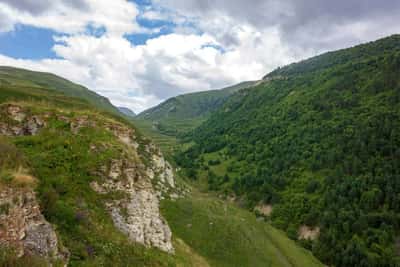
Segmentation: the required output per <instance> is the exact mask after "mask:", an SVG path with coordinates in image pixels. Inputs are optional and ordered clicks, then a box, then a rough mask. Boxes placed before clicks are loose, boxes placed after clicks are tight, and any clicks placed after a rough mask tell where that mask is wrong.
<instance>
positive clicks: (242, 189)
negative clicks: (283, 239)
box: [176, 35, 400, 266]
mask: <svg viewBox="0 0 400 267" xmlns="http://www.w3.org/2000/svg"><path fill="white" fill-rule="evenodd" d="M399 133H400V36H399V35H395V36H391V37H388V38H385V39H382V40H378V41H376V42H371V43H368V44H364V45H361V46H357V47H354V48H350V49H345V50H340V51H337V52H332V53H327V54H324V55H321V56H318V57H315V58H312V59H309V60H306V61H303V62H300V63H296V64H292V65H289V66H287V67H284V68H280V69H278V70H276V71H273V72H272V73H270V74H268V75H267V76H266V77H264V80H263V83H262V84H260V85H258V86H256V87H254V88H252V89H251V90H248V89H247V90H246V89H244V90H241V91H239V92H238V93H236V94H234V95H233V96H232V97H230V98H229V99H228V100H227V101H226V103H225V104H224V106H223V107H222V108H220V109H219V110H218V111H216V112H215V113H214V114H212V116H211V117H210V119H208V120H207V121H206V122H205V123H203V124H202V125H201V126H200V127H199V128H197V129H196V130H195V131H194V133H193V134H192V135H191V136H188V141H191V142H194V143H195V144H194V145H193V146H191V147H190V148H189V149H187V150H186V151H184V152H183V153H180V154H178V155H177V156H176V160H177V162H178V163H179V164H180V165H181V166H182V167H184V168H185V173H186V174H187V175H189V176H191V177H193V178H198V179H200V180H206V181H207V182H208V185H209V188H210V189H213V190H218V191H221V192H224V193H225V194H228V195H235V196H238V197H240V201H241V202H244V203H245V205H247V207H248V208H254V207H256V206H257V207H256V209H257V210H258V212H259V211H261V213H264V215H265V216H267V217H269V218H270V219H271V220H272V222H273V224H274V225H275V226H278V227H279V228H281V229H284V230H286V231H287V233H288V234H289V236H290V237H292V238H293V239H302V240H301V242H302V243H303V244H304V245H305V246H306V247H308V248H311V249H312V251H313V252H314V254H315V255H317V256H318V257H319V258H320V259H321V260H323V261H324V262H325V263H327V264H333V265H335V266H398V265H399V264H400V261H399V257H398V255H399V251H398V245H396V244H398V240H399V237H398V233H399V231H400V227H399V225H400V224H399V223H400V217H399V212H400V206H399V195H400V160H399V159H400V135H399ZM271 211H272V214H270V213H271ZM304 239H306V240H304Z"/></svg>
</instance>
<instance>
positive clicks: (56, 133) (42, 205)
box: [0, 67, 321, 267]
mask: <svg viewBox="0 0 400 267" xmlns="http://www.w3.org/2000/svg"><path fill="white" fill-rule="evenodd" d="M1 69H2V72H0V80H1V83H0V114H1V116H0V135H1V137H0V152H1V154H2V157H1V158H0V219H1V225H0V240H1V242H0V244H1V248H0V266H7V267H8V266H26V265H27V264H28V263H29V265H30V266H50V265H52V266H63V265H64V264H68V266H199V267H204V266H238V264H239V265H240V266H246V265H248V266H272V267H275V266H276V267H280V266H304V264H305V265H307V266H321V264H320V263H319V262H318V260H316V259H315V258H314V256H313V255H312V254H311V253H310V252H309V251H306V250H305V249H303V248H301V247H300V246H298V245H297V244H295V243H294V242H293V241H291V240H289V239H288V238H287V237H286V236H285V234H284V233H282V232H280V231H278V230H276V229H274V228H273V227H272V226H271V225H269V224H266V223H264V222H261V221H259V220H257V219H256V217H255V215H254V214H252V213H251V212H248V211H246V210H244V209H240V208H238V207H236V205H234V204H232V203H227V202H226V201H222V200H220V199H217V198H215V197H213V196H211V195H208V194H205V193H200V192H199V191H198V189H196V185H191V184H188V183H187V181H189V180H188V179H186V178H185V177H182V178H181V177H179V176H174V177H173V176H172V175H173V174H172V172H171V166H170V165H169V164H168V163H166V162H165V161H164V160H163V156H162V154H161V153H160V151H159V150H158V149H157V148H156V147H155V146H154V145H152V144H151V142H150V141H149V139H148V138H147V137H146V136H145V135H146V134H147V133H146V130H145V129H144V131H143V133H141V131H139V130H138V129H137V128H136V127H135V125H133V124H132V122H130V121H128V120H127V118H126V117H121V116H120V115H118V114H119V113H115V112H114V108H113V107H112V108H107V107H104V106H102V105H100V104H99V103H98V102H97V100H98V99H102V98H101V97H100V96H98V95H96V94H94V93H88V92H86V91H85V90H83V89H82V87H76V85H75V84H73V83H69V82H68V81H66V80H64V79H62V78H58V77H56V76H53V75H50V74H40V73H34V76H35V78H32V77H31V76H30V75H31V72H29V71H26V70H21V69H11V68H5V67H2V68H1ZM14 71H15V73H14ZM25 75H26V77H27V79H26V80H24V77H25ZM41 75H43V77H41ZM49 77H51V79H50V80H49ZM39 81H41V82H40V83H39ZM42 81H43V82H42ZM69 88H71V89H69ZM75 88H80V89H82V90H83V92H84V94H85V95H90V96H91V98H90V99H88V98H87V97H86V96H85V97H81V96H80V95H79V94H78V93H77V92H75V91H74V89H75ZM69 90H71V91H69ZM92 96H93V97H92ZM104 103H108V101H105V102H104ZM107 105H108V104H107ZM139 125H140V124H139ZM139 127H140V126H139ZM152 136H153V137H156V135H155V133H154V132H153V135H152ZM155 140H156V142H159V141H160V140H161V139H157V138H155ZM174 140H176V139H174ZM174 142H175V141H171V139H167V140H166V141H165V143H164V144H163V145H164V148H168V147H170V146H171V145H172V146H178V145H179V144H178V143H174ZM171 153H172V150H171ZM171 156H172V154H168V155H167V158H171ZM158 196H160V200H161V199H163V200H161V202H160V211H159V210H158V204H159V200H158ZM137 203H140V204H137ZM164 218H165V221H164ZM210 223H211V224H210ZM188 224H191V225H192V226H190V229H188V228H187V225H188ZM169 227H171V230H169ZM210 227H211V228H210ZM213 228H214V230H213ZM127 229H133V230H127ZM134 229H141V230H134ZM188 230H189V232H188ZM14 233H18V235H14ZM159 233H161V234H159ZM171 234H172V235H171ZM44 244H46V245H44ZM254 253H256V256H255V254H254Z"/></svg>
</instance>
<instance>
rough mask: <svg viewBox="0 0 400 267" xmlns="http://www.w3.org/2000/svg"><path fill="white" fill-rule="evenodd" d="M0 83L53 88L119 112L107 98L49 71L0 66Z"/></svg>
mask: <svg viewBox="0 0 400 267" xmlns="http://www.w3.org/2000/svg"><path fill="white" fill-rule="evenodd" d="M0 85H1V86H2V88H3V87H4V86H5V85H6V86H7V87H8V88H13V89H14V88H15V89H17V88H27V89H28V88H42V89H45V90H54V91H57V92H60V93H62V94H65V95H66V96H70V97H75V98H79V99H84V100H86V101H87V102H88V103H90V104H91V105H93V106H95V107H96V108H98V109H101V110H104V111H108V112H111V113H115V114H118V113H119V111H118V109H117V108H116V107H114V106H113V105H112V104H111V103H110V101H109V100H108V99H107V98H105V97H102V96H100V95H98V94H96V93H95V92H93V91H90V90H89V89H87V88H85V87H83V86H81V85H78V84H75V83H72V82H70V81H68V80H66V79H64V78H61V77H59V76H56V75H54V74H51V73H43V72H35V71H30V70H25V69H18V68H13V67H5V66H0ZM17 90H18V89H17Z"/></svg>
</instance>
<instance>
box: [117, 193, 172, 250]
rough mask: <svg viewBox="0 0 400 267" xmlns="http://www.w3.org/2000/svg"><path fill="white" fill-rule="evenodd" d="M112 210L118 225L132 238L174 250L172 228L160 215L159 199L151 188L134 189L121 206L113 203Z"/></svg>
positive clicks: (151, 245)
mask: <svg viewBox="0 0 400 267" xmlns="http://www.w3.org/2000/svg"><path fill="white" fill-rule="evenodd" d="M110 210H111V216H112V218H113V221H114V224H115V225H116V227H117V228H118V229H120V230H121V231H122V232H123V233H125V234H126V235H127V236H128V237H129V238H130V239H131V240H133V241H135V242H138V243H141V244H144V245H145V246H148V247H156V248H159V249H161V250H163V251H165V252H169V253H172V252H174V248H173V246H172V243H171V237H172V233H171V230H170V229H169V226H168V224H167V222H166V221H165V220H164V218H162V217H161V215H160V211H159V200H158V198H157V196H156V194H155V193H154V192H153V191H152V190H151V189H149V190H143V189H139V190H134V189H133V190H132V191H131V192H130V199H129V200H128V201H121V202H120V203H119V206H117V205H111V207H110ZM122 210H123V212H122Z"/></svg>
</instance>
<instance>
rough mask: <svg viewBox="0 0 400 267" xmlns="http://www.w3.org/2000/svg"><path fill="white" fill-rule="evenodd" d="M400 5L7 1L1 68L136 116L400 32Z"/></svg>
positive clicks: (0, 7)
mask: <svg viewBox="0 0 400 267" xmlns="http://www.w3.org/2000/svg"><path fill="white" fill-rule="evenodd" d="M399 17H400V1H397V0H386V1H384V2H382V1H373V0H365V1H359V0H337V1H334V2H332V1H331V2H326V1H323V0H314V1H309V0H296V1H294V0H252V1H251V4H249V2H248V1H247V0H246V1H245V0H229V1H227V0H214V1H204V0H135V1H127V0H113V1H109V0H59V1H50V0H35V1H26V0H0V65H12V66H16V67H21V68H28V69H32V70H39V71H48V72H52V73H55V74H57V75H60V76H63V77H65V78H67V79H70V80H72V81H74V82H77V83H80V84H83V85H85V86H86V87H88V88H90V89H91V90H94V91H96V92H97V93H99V94H101V95H104V96H106V97H108V98H109V99H110V100H111V101H112V103H114V104H115V105H118V106H126V107H129V108H131V109H133V110H134V111H135V112H140V111H143V110H145V109H147V108H149V107H151V106H153V105H156V104H158V103H160V102H161V101H163V100H165V99H167V98H169V97H172V96H175V95H178V94H182V93H189V92H195V91H202V90H210V89H218V88H222V87H225V86H229V85H232V84H235V83H239V82H242V81H245V80H257V79H260V78H261V77H263V76H264V75H265V74H266V73H268V72H269V71H272V70H273V69H275V68H276V67H279V66H283V65H285V64H288V63H291V62H294V61H297V60H301V59H304V58H307V57H310V56H313V55H316V54H319V53H322V52H325V51H329V50H334V49H339V48H344V47H348V46H352V45H356V44H359V43H362V42H366V41H371V40H375V39H378V38H380V37H384V36H387V35H390V34H394V33H399V32H400V23H399V22H400V21H399Z"/></svg>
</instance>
